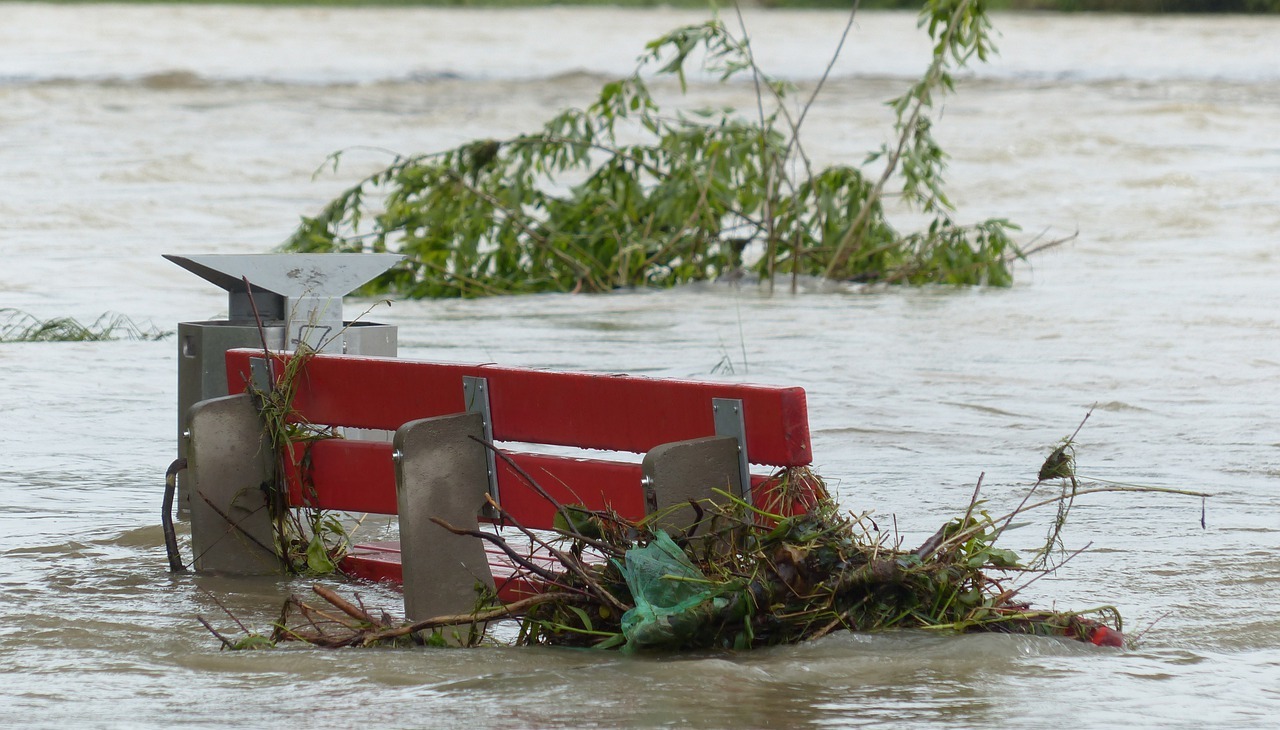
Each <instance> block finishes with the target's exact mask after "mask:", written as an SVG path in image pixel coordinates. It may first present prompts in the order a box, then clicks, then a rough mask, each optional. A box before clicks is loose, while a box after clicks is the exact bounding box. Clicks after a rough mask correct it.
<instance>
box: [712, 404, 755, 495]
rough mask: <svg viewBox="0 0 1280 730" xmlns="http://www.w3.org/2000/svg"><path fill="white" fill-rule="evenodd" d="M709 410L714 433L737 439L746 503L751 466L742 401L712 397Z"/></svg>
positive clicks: (739, 468)
mask: <svg viewBox="0 0 1280 730" xmlns="http://www.w3.org/2000/svg"><path fill="white" fill-rule="evenodd" d="M711 411H712V413H713V415H714V416H715V424H716V435H717V436H733V437H734V438H736V439H738V473H739V475H740V476H741V477H742V498H743V499H745V500H747V504H755V502H754V501H753V500H752V499H751V466H750V463H749V462H748V461H747V421H746V417H745V415H744V413H743V410H742V401H740V400H738V399H736V398H712V399H711Z"/></svg>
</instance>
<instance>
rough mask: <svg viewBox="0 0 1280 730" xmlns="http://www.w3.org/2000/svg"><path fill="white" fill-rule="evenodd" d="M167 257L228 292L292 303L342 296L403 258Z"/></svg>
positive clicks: (322, 255)
mask: <svg viewBox="0 0 1280 730" xmlns="http://www.w3.org/2000/svg"><path fill="white" fill-rule="evenodd" d="M164 257H165V258H166V259H169V260H170V261H172V262H173V263H175V264H177V265H179V266H181V267H182V268H184V269H186V270H187V271H190V272H191V273H193V274H195V275H196V276H199V277H201V278H203V279H205V280H206V281H209V282H211V283H213V284H215V285H217V286H219V287H221V288H223V289H225V290H227V291H228V292H233V293H243V292H245V291H246V289H245V285H244V279H245V278H248V280H249V283H250V284H251V285H252V286H253V288H254V289H255V290H257V289H262V290H265V291H269V292H272V293H274V294H278V295H280V296H283V297H288V298H290V299H297V298H300V297H317V298H327V297H341V296H344V295H346V294H348V293H349V292H351V290H353V289H356V288H357V287H359V286H361V285H362V284H365V283H366V282H368V281H369V280H370V279H373V278H374V277H375V276H377V275H378V274H381V273H382V272H384V271H386V270H387V269H389V268H391V267H392V266H394V265H395V264H396V263H398V262H399V261H400V260H402V259H403V258H404V256H401V255H400V254H394V253H288V254H283V253H282V254H203V255H199V256H177V255H174V254H164Z"/></svg>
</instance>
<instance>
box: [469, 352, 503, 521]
mask: <svg viewBox="0 0 1280 730" xmlns="http://www.w3.org/2000/svg"><path fill="white" fill-rule="evenodd" d="M462 400H463V403H465V404H466V407H467V413H479V414H480V417H481V418H483V419H484V440H485V441H486V442H487V443H489V444H492V443H493V413H492V412H491V411H490V410H489V380H488V379H487V378H478V377H475V376H474V375H464V376H462ZM484 453H485V457H486V460H485V464H486V468H487V469H488V470H489V496H490V497H492V498H493V501H495V502H499V503H501V502H500V501H499V499H498V458H497V455H496V454H494V453H493V449H491V448H489V447H488V446H486V447H485V450H484ZM484 514H485V516H486V517H497V515H496V514H493V508H492V507H490V506H489V505H488V504H486V505H485V506H484Z"/></svg>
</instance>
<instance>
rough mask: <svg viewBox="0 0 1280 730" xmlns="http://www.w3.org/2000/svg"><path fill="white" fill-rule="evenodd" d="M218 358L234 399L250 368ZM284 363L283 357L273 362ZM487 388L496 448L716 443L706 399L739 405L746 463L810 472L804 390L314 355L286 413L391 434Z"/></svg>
mask: <svg viewBox="0 0 1280 730" xmlns="http://www.w3.org/2000/svg"><path fill="white" fill-rule="evenodd" d="M261 356H262V351H261V350H248V349H240V350H230V351H228V352H227V382H228V383H229V384H230V386H229V387H230V389H231V392H232V393H239V392H243V391H244V389H245V383H246V382H247V381H248V379H249V372H250V370H249V359H250V358H252V357H261ZM282 357H288V356H282ZM468 375H469V376H475V377H483V378H486V379H487V380H488V382H489V388H488V390H489V407H490V411H491V413H492V417H493V432H494V433H493V435H494V438H495V439H497V440H499V441H521V442H528V443H543V444H556V445H561V446H575V447H579V448H589V449H603V450H608V451H629V452H633V453H644V452H646V451H648V450H650V449H652V448H653V447H655V446H658V445H660V444H664V443H669V442H673V441H683V440H685V439H691V438H698V437H702V436H709V435H712V434H714V433H715V421H714V416H713V414H712V410H711V399H712V398H734V399H740V400H742V401H743V410H744V416H745V421H746V431H747V455H748V457H749V458H750V459H751V461H752V463H756V464H767V465H771V466H805V465H807V464H809V463H811V462H812V460H813V455H812V450H811V448H810V443H809V421H808V413H807V410H806V404H805V393H804V389H803V388H796V387H789V388H784V387H773V386H761V385H742V384H737V383H708V382H700V381H692V380H667V379H661V380H658V379H653V378H644V377H638V376H630V375H600V374H589V373H562V372H552V371H539V370H523V369H517V368H502V367H497V366H490V365H458V364H449V363H429V362H422V361H414V360H397V359H390V358H369V357H353V356H346V355H318V356H315V357H313V358H312V359H311V361H310V362H308V363H307V367H306V371H305V375H303V376H302V377H300V378H298V382H297V383H296V384H295V386H296V390H297V396H296V398H295V400H294V408H295V409H296V410H297V411H298V413H299V414H301V416H302V417H303V418H305V419H307V420H309V421H311V422H313V423H321V424H329V425H337V426H351V427H357V428H377V429H387V430H395V429H397V428H399V427H400V426H402V425H404V424H405V423H408V422H409V421H413V420H416V419H419V418H429V417H433V416H442V415H448V414H453V413H460V412H462V411H464V410H465V409H466V406H465V403H464V402H463V390H462V378H463V376H468Z"/></svg>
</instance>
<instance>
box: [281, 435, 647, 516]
mask: <svg viewBox="0 0 1280 730" xmlns="http://www.w3.org/2000/svg"><path fill="white" fill-rule="evenodd" d="M293 448H294V454H295V457H294V459H293V460H290V462H289V463H288V464H287V465H286V469H285V472H286V479H287V480H288V482H287V483H288V484H289V502H290V504H292V505H294V506H296V507H304V506H307V507H318V508H320V509H333V510H341V511H344V512H373V513H377V514H395V513H396V482H395V466H394V464H393V462H392V461H391V451H392V448H391V444H388V443H382V442H376V441H349V440H347V439H329V440H325V441H316V442H313V443H312V444H311V448H310V453H309V454H308V455H307V456H305V458H304V449H305V446H304V445H302V444H295V445H294V447H293ZM504 453H506V454H507V455H508V456H510V457H511V460H512V461H514V462H515V463H517V464H519V465H520V468H522V469H524V470H525V472H526V473H528V474H529V476H531V477H533V479H534V480H535V481H537V483H538V484H539V485H541V486H542V488H543V489H545V490H546V491H547V493H548V494H550V495H551V496H552V497H553V498H555V499H556V500H557V501H559V502H560V503H561V504H580V505H584V506H586V507H587V508H588V509H593V510H603V509H613V510H614V511H616V512H617V513H618V514H620V515H622V516H623V517H625V518H627V519H630V520H638V519H641V518H643V517H644V514H645V508H644V492H643V490H642V489H641V488H640V478H641V473H640V465H639V464H630V463H625V462H617V461H605V460H600V459H580V458H573V457H562V456H551V455H545V454H525V453H511V452H504ZM295 460H296V461H297V462H299V463H300V464H301V468H303V469H306V470H308V479H307V480H300V479H299V476H298V469H297V468H295V467H294V465H293V462H294V461H295ZM304 484H308V485H309V487H307V488H306V491H305V492H304V487H303V485H304ZM568 485H576V486H575V487H572V488H571V487H570V486H568ZM498 493H499V494H500V495H501V502H502V505H503V508H504V509H505V510H507V511H508V512H510V513H511V514H513V515H516V517H517V519H519V520H520V522H521V524H523V525H525V526H526V527H531V528H535V529H544V530H545V529H550V528H551V526H552V522H553V520H554V519H555V507H553V506H552V505H551V504H550V503H549V502H547V501H546V500H545V499H543V498H542V497H541V496H539V495H538V494H537V493H536V492H535V491H534V490H533V489H532V488H531V487H529V486H528V484H527V483H526V482H525V480H524V479H523V478H521V477H520V476H519V475H518V474H516V473H515V472H514V471H513V470H512V469H511V467H510V466H509V465H508V464H506V463H505V462H503V461H499V462H498Z"/></svg>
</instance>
